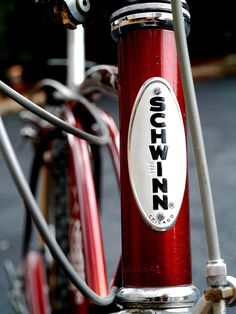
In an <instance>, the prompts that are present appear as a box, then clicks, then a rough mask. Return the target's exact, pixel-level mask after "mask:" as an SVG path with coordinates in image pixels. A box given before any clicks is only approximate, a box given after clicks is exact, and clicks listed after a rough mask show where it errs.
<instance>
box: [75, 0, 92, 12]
mask: <svg viewBox="0 0 236 314" xmlns="http://www.w3.org/2000/svg"><path fill="white" fill-rule="evenodd" d="M77 3H78V6H79V8H80V9H81V10H82V11H83V12H85V13H87V12H88V11H89V10H90V1H89V0H77Z"/></svg>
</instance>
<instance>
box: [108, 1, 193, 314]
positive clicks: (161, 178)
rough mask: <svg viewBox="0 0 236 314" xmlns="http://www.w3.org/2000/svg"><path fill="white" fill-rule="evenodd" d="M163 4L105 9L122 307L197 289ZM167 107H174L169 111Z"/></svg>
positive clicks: (179, 95)
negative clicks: (115, 112)
mask: <svg viewBox="0 0 236 314" xmlns="http://www.w3.org/2000/svg"><path fill="white" fill-rule="evenodd" d="M164 8H167V7H166V6H165V5H164V6H163V3H155V4H143V5H142V4H137V5H135V4H134V5H131V6H127V7H126V8H122V9H120V10H118V11H117V12H115V13H114V14H113V16H112V26H113V36H114V37H115V38H116V39H117V42H118V68H119V106H120V141H121V145H120V167H121V206H122V266H123V269H122V275H123V277H122V279H123V288H122V289H121V292H120V295H119V294H118V295H119V297H118V298H120V302H121V303H122V304H125V305H127V304H128V305H127V306H128V307H130V306H131V307H132V303H133V304H135V305H133V307H140V306H141V307H143V306H144V304H145V306H147V307H153V303H156V307H157V308H162V306H163V304H165V305H164V307H165V308H168V306H170V308H174V307H175V305H173V304H172V305H170V304H169V303H170V300H169V297H166V298H165V296H166V295H169V296H172V297H173V298H172V301H173V300H174V299H175V297H177V295H176V291H177V289H179V291H181V289H182V288H183V290H182V291H184V289H185V288H186V287H187V288H189V289H190V290H189V291H187V292H186V295H188V297H187V298H186V300H185V301H186V304H187V303H188V302H189V301H190V299H191V301H192V302H194V299H196V293H197V292H196V290H195V288H194V287H193V286H192V276H191V252H190V226H189V197H188V178H187V157H186V156H187V148H186V146H187V145H186V125H185V117H186V112H185V104H184V99H183V91H182V85H181V79H180V74H179V66H178V61H177V51H176V43H175V36H174V32H173V30H171V29H170V27H169V26H170V25H169V24H168V22H167V20H165V23H163V19H165V14H168V11H166V12H165V14H164V13H163V10H164V11H165V9H164ZM155 18H156V21H157V22H156V21H155ZM161 22H162V23H161ZM171 110H172V111H176V112H178V113H177V114H176V115H174V117H172V112H171ZM169 119H170V120H169ZM178 143H179V145H180V147H181V150H182V153H180V154H179V153H178V152H177V151H178V148H177V146H175V145H178ZM181 143H184V144H183V145H182V144H181ZM132 145H136V146H135V147H132ZM181 145H182V146H181ZM174 146H175V148H177V151H176V156H175V152H173V149H174V148H173V147H174ZM143 151H144V153H143ZM172 152H173V153H172ZM172 154H174V155H172ZM169 168H170V169H173V172H172V173H171V172H170V171H169V170H168V169H169ZM178 168H181V169H182V170H181V171H180V172H178V170H177V172H175V171H176V169H178ZM177 174H178V175H177ZM180 185H181V188H180V190H178V189H179V187H178V186H180ZM171 186H173V190H175V189H176V190H178V192H177V194H178V193H180V195H179V196H178V197H179V201H175V200H176V198H175V196H173V195H174V194H175V192H173V193H172V192H171V191H170V190H171V189H172V187H171ZM171 193H172V195H171ZM178 197H177V198H178ZM147 198H149V199H147ZM174 207H175V208H174ZM181 287H182V288H181ZM178 293H180V294H181V292H177V294H178ZM189 295H191V297H190V298H189ZM170 299H171V298H170ZM172 303H174V302H172ZM190 303H191V302H190ZM137 304H139V305H137ZM140 304H142V305H140ZM192 305H193V303H192ZM192 305H191V304H188V305H186V307H191V306H192ZM177 307H178V305H177Z"/></svg>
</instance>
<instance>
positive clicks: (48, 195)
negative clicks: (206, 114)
mask: <svg viewBox="0 0 236 314" xmlns="http://www.w3.org/2000/svg"><path fill="white" fill-rule="evenodd" d="M43 141H45V139H43ZM37 145H38V147H40V149H36V156H35V160H36V161H37V162H34V167H35V169H33V170H32V174H33V175H34V180H33V181H34V185H37V186H38V190H39V193H38V194H39V195H38V198H39V200H40V203H41V205H40V207H41V211H42V213H43V215H44V217H45V219H46V220H47V222H48V226H49V228H50V229H51V230H52V232H53V233H54V235H55V238H56V240H57V242H58V243H59V245H60V246H61V248H62V250H63V251H64V253H65V254H66V255H67V256H68V258H69V259H70V260H71V263H72V265H73V266H74V268H75V269H76V270H77V272H78V273H79V275H80V276H81V277H82V278H83V279H84V280H86V281H87V283H88V284H89V285H90V286H91V287H92V289H94V290H95V291H96V292H97V293H99V294H101V295H105V294H107V290H108V289H107V279H106V271H105V262H104V254H103V246H102V238H101V230H100V221H99V210H98V204H97V197H96V188H95V183H94V175H93V170H94V162H93V160H92V156H94V155H92V154H90V152H91V149H90V146H88V145H87V143H86V142H85V141H83V140H80V139H78V138H76V139H75V138H74V137H73V136H72V137H70V136H68V137H65V136H63V135H62V134H61V133H59V132H54V136H49V137H48V138H47V143H46V144H45V143H44V145H40V144H37ZM42 146H43V149H41V148H42ZM35 177H38V179H37V180H36V179H35ZM35 181H37V184H36V183H35ZM34 189H35V190H36V188H35V187H34ZM89 221H90V222H89ZM25 238H26V237H25ZM28 247H29V245H28V244H25V245H24V252H25V254H27V251H28ZM39 248H40V251H42V252H43V255H44V260H45V268H46V269H47V281H48V287H49V291H50V304H51V309H52V312H53V313H56V314H58V313H80V314H86V313H91V311H92V308H93V306H92V305H91V304H90V303H88V301H87V300H86V299H85V298H84V297H83V296H82V294H81V293H80V292H79V291H78V290H77V289H75V287H74V286H73V285H72V284H70V283H69V281H68V280H67V278H66V276H65V275H64V273H63V272H62V271H61V270H60V267H59V266H58V264H57V262H56V261H52V258H51V255H50V253H49V252H48V250H47V248H46V247H45V245H44V241H43V240H42V239H41V237H39ZM26 290H27V288H26ZM30 297H31V298H33V297H34V296H33V295H32V294H31V292H30V291H28V298H30Z"/></svg>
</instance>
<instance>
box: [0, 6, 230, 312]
mask: <svg viewBox="0 0 236 314" xmlns="http://www.w3.org/2000/svg"><path fill="white" fill-rule="evenodd" d="M63 4H64V7H60V6H57V7H56V9H57V10H56V13H57V15H58V13H59V18H61V19H63V18H65V15H64V14H66V19H65V20H64V21H63V22H68V20H69V21H70V22H71V23H70V25H69V26H70V27H71V26H73V24H74V23H75V22H76V23H77V22H78V21H79V22H84V16H83V13H84V15H86V13H87V12H89V2H88V1H83V2H81V1H79V2H78V3H77V6H79V8H80V11H77V9H76V10H75V7H73V6H72V7H70V4H68V3H67V2H64V3H63ZM172 5H173V8H175V10H173V15H174V16H175V15H177V16H179V17H178V21H179V22H178V23H179V24H178V25H180V26H181V27H182V29H181V31H179V28H178V25H177V26H176V25H174V27H175V28H176V34H177V35H176V37H177V39H178V40H177V44H178V43H181V42H182V41H184V38H183V37H185V28H184V25H183V23H181V22H180V21H182V19H183V15H184V20H185V26H186V31H187V30H188V23H189V13H188V7H187V4H186V2H185V1H181V2H180V1H176V2H175V1H173V2H172ZM91 6H92V3H91ZM94 7H95V6H94ZM60 9H61V11H60ZM70 10H71V11H70ZM74 10H75V11H74ZM61 13H63V14H61ZM77 13H78V14H77ZM70 14H71V15H70ZM76 14H77V15H76ZM111 23H112V29H113V36H114V37H116V39H117V41H118V47H119V63H118V64H119V65H118V68H119V94H120V95H119V101H120V103H121V104H124V103H125V104H126V108H124V106H121V108H120V117H121V118H120V119H121V133H120V136H121V137H120V139H121V145H120V154H121V159H120V162H121V169H122V171H121V177H120V180H121V203H122V228H123V250H122V252H123V253H122V269H119V271H118V277H117V279H116V280H115V282H116V283H117V285H118V286H119V287H123V288H120V289H119V291H118V292H116V293H115V292H114V290H112V291H111V293H110V294H109V295H108V297H106V298H101V297H99V296H97V295H95V294H94V293H93V291H90V290H89V289H88V288H87V287H86V286H84V284H83V283H81V280H80V279H79V278H78V277H76V274H75V273H74V270H73V269H72V268H70V265H68V264H67V261H65V260H64V257H63V256H62V255H61V253H60V252H59V251H58V250H57V247H56V244H55V243H54V240H53V238H51V237H50V235H49V234H48V232H47V230H45V228H44V226H45V225H44V224H43V223H42V221H41V218H39V216H38V214H37V211H32V215H33V217H34V219H35V220H36V222H37V227H38V228H39V230H40V231H41V233H42V234H44V238H45V239H46V240H45V241H46V242H47V245H48V246H49V247H50V249H51V250H52V252H53V254H54V255H56V256H57V259H58V260H60V263H61V264H62V266H63V268H64V271H65V272H66V274H67V275H68V277H69V278H70V279H71V280H72V282H73V283H74V284H75V285H76V286H77V287H79V288H80V290H81V291H82V292H83V293H84V294H85V296H87V297H88V298H91V299H92V300H93V302H95V303H98V304H100V305H103V306H105V305H108V304H112V303H113V301H114V297H116V302H117V303H118V304H119V305H120V306H122V307H123V310H122V311H121V313H155V312H157V311H158V312H159V311H160V312H161V313H171V312H172V313H207V312H208V311H209V310H210V308H211V307H212V305H213V306H214V311H215V313H221V312H223V311H224V309H223V308H224V306H225V300H227V301H228V303H233V300H234V296H235V292H234V291H235V280H234V279H233V278H232V277H228V276H227V273H226V266H225V264H224V262H223V260H222V259H221V256H220V250H219V245H218V241H217V232H216V225H215V223H214V221H215V217H214V212H213V211H212V210H213V208H212V207H213V206H212V205H213V204H212V200H211V191H210V189H209V185H208V182H207V181H208V176H207V171H206V168H205V167H206V165H205V161H204V151H203V152H202V154H203V155H202V156H199V155H198V154H196V159H197V160H198V162H197V165H198V168H199V173H200V187H201V192H202V199H203V203H204V204H203V205H204V207H206V208H208V211H206V210H205V211H204V212H205V220H206V225H207V228H206V231H207V238H208V241H209V261H208V264H207V279H208V284H209V285H210V286H211V288H210V289H209V290H207V292H206V294H205V296H204V297H202V298H200V301H199V302H198V303H197V306H196V307H195V303H196V302H197V300H198V298H199V295H198V290H197V289H196V288H195V287H194V286H193V285H192V280H191V265H190V255H191V254H190V246H189V242H190V239H189V232H190V230H189V212H188V208H189V201H188V194H187V185H188V183H187V155H186V125H185V116H186V111H185V105H184V96H183V92H182V87H181V80H180V75H179V72H178V71H177V70H176V71H173V68H174V69H177V68H178V66H177V60H176V54H177V51H176V47H175V37H174V33H173V31H172V28H173V23H175V19H174V20H173V19H172V14H171V5H170V2H169V1H160V2H157V3H156V2H151V3H145V2H144V3H142V2H139V3H134V4H131V5H126V6H123V5H122V6H121V7H116V8H115V12H114V13H113V15H112V17H111ZM178 36H179V37H178ZM150 38H151V40H150ZM156 42H158V43H159V45H158V46H156V45H155V44H154V43H156ZM167 48H168V49H167ZM181 56H182V57H183V58H184V59H185V58H187V55H186V54H184V55H181V54H180V57H181ZM170 60H171V62H172V63H171V67H170V64H169V62H170ZM127 64H128V67H127V66H126V65H127ZM137 64H138V66H137ZM182 64H183V63H182V60H181V59H180V65H181V69H182ZM182 72H184V70H182ZM188 75H189V74H187V79H186V77H185V76H183V77H182V80H183V85H184V86H186V85H188V84H189V82H190V84H191V82H192V81H191V78H189V77H188ZM48 85H51V87H53V88H54V89H55V87H57V86H55V84H54V83H53V82H51V84H48ZM1 88H3V85H2V86H1ZM59 89H62V86H60V88H59ZM190 90H191V89H190ZM5 91H6V90H5ZM184 91H185V99H186V102H187V103H190V102H191V100H190V99H191V97H189V94H188V89H184ZM6 92H7V91H6ZM60 93H62V94H63V92H62V91H60ZM9 94H11V95H12V93H10V92H9ZM64 96H66V98H68V99H71V100H73V101H75V100H76V101H79V102H80V103H83V104H87V101H86V100H84V99H83V98H82V97H80V98H78V96H76V95H75V94H74V93H71V92H69V91H68V90H65V92H64ZM16 98H17V100H18V101H20V102H21V103H24V104H25V103H26V101H25V100H22V99H21V98H18V97H16ZM59 100H60V99H59ZM146 104H148V106H147V105H146ZM167 104H168V105H167ZM71 106H72V107H70V108H72V109H73V104H72V105H71ZM169 107H170V108H169ZM88 108H89V107H88V106H87V109H88ZM193 108H194V109H193V111H194V110H195V107H193ZM76 109H77V108H76ZM188 110H189V109H188ZM91 112H92V113H93V119H95V120H96V121H97V123H98V124H99V126H100V130H103V132H104V133H105V134H106V128H104V125H103V123H104V120H106V121H107V119H106V118H104V114H102V117H103V123H102V122H101V120H99V118H98V117H97V116H96V115H95V114H94V112H93V111H92V110H90V113H91ZM39 113H40V114H41V115H42V113H41V111H40V110H39ZM95 113H97V112H96V111H95ZM66 114H68V116H67V118H68V120H69V122H71V123H72V124H75V125H76V126H79V127H80V126H81V125H80V124H77V123H75V120H74V119H73V116H71V114H70V112H68V113H66ZM80 114H81V113H80ZM188 114H189V116H190V124H191V128H192V134H193V142H194V147H196V149H197V150H199V141H200V143H201V140H202V139H201V134H199V132H200V128H199V126H197V127H196V124H198V123H199V121H198V118H196V117H198V115H197V113H196V112H195V114H194V115H193V112H192V111H190V112H189V113H188ZM43 115H44V114H43ZM193 116H194V117H193ZM144 117H145V118H146V119H143V118H144ZM44 118H48V115H44ZM77 118H78V117H77ZM55 122H56V123H58V121H57V120H56V121H54V123H55ZM81 123H82V125H83V122H81ZM90 123H91V121H89V129H91V125H90ZM172 123H174V125H175V129H172V128H171V127H170V125H171V124H172ZM60 126H62V125H60ZM108 126H109V125H108ZM63 127H64V128H66V129H67V131H70V132H73V134H76V135H77V134H78V132H76V131H75V130H74V129H73V130H72V129H70V128H69V129H68V127H67V126H65V125H64V124H63ZM86 127H87V126H86ZM176 129H177V130H178V143H177V142H176V140H175V135H176V131H175V130H176ZM140 131H141V132H140ZM87 135H88V134H87ZM103 135H104V134H103ZM80 136H81V134H80ZM59 137H62V138H63V134H60V135H59ZM140 137H141V138H140ZM95 139H96V140H98V139H99V141H100V140H101V139H100V138H99V137H98V136H97V137H96V136H95V138H94V136H93V137H92V139H91V137H90V138H89V140H90V141H91V140H92V141H94V140H95ZM96 140H95V142H97V141H96ZM70 141H72V142H73V141H74V140H73V139H72V137H71V135H69V136H68V142H69V143H70ZM78 141H79V142H82V141H81V140H78ZM102 143H104V136H103V140H102ZM147 144H148V145H147ZM56 146H58V144H57V145H56ZM82 146H83V144H81V146H80V145H79V147H78V150H81V151H82V150H83V148H82ZM200 146H201V145H200ZM114 147H116V152H117V151H118V148H117V146H114ZM172 147H173V150H172ZM71 151H73V150H71ZM127 151H128V154H127ZM6 155H7V154H6ZM8 155H9V154H8ZM72 155H73V154H72ZM116 156H117V155H116ZM169 156H170V157H169ZM61 158H64V157H63V156H60V158H59V160H61ZM72 158H73V156H72ZM76 158H78V156H77V155H76ZM41 159H42V156H41ZM88 159H89V158H88ZM49 160H50V158H49ZM71 160H73V159H71ZM115 160H116V158H115ZM176 160H177V161H178V166H179V167H176V166H174V165H175V164H176ZM202 160H203V161H202ZM199 165H200V166H199ZM82 168H83V166H82ZM94 168H96V166H95V165H94ZM177 168H178V169H177ZM202 168H203V170H204V171H203V172H201V170H202ZM140 169H141V171H140ZM169 169H171V171H170V172H169ZM75 171H76V170H75V169H72V173H75ZM118 172H119V171H117V173H118ZM95 173H96V171H95ZM173 173H174V175H173ZM75 177H76V178H77V176H75ZM75 177H74V178H73V177H72V178H73V180H75V179H76V178H75ZM177 179H178V182H177ZM201 179H202V181H201ZM19 181H23V179H22V178H20V180H19ZM142 182H144V183H142ZM63 184H64V183H63ZM77 184H78V185H79V184H80V183H79V181H78V183H77ZM142 184H143V185H144V186H145V188H147V189H148V191H144V189H143V187H142ZM79 186H80V185H79ZM82 187H84V185H83V184H82V185H81V186H80V188H82ZM85 189H86V185H85ZM144 192H145V193H144ZM83 196H84V195H83V193H82V195H81V198H83ZM31 207H34V206H32V204H31V205H30V201H28V203H27V208H28V210H31V209H30V208H31ZM93 208H94V207H93ZM127 208H128V209H129V210H127ZM96 212H97V211H96ZM85 213H86V212H85ZM63 216H64V214H63ZM77 218H78V216H77ZM80 218H81V220H82V219H83V217H82V215H81V216H80ZM209 218H210V219H209ZM89 220H90V221H91V219H89ZM95 225H98V222H97V220H96V223H95ZM86 226H87V223H86V224H84V227H86ZM78 228H79V227H78ZM77 230H78V229H77ZM183 230H184V232H182V231H183ZM144 238H147V239H148V241H147V242H144V241H143V239H144ZM97 240H98V238H96V241H97ZM212 240H214V241H212ZM215 240H216V241H215ZM134 243H135V245H134ZM153 243H158V249H159V250H160V251H161V254H156V251H154V250H153V245H152V244H153ZM86 249H87V248H86ZM88 250H89V249H88ZM98 251H100V253H101V248H99V250H98ZM28 257H29V259H30V258H31V257H30V255H29V256H28ZM36 258H37V265H39V266H40V268H41V269H43V267H42V261H41V260H40V258H39V256H38V255H37V257H36ZM33 259H34V256H33V257H32V260H33ZM170 261H171V262H170ZM27 265H29V266H28V267H31V266H32V265H33V263H31V262H30V261H29V262H28V264H27ZM91 269H92V267H91ZM91 269H89V271H91ZM121 271H122V283H121V282H120V272H121ZM100 273H103V271H101V272H100ZM41 279H42V280H43V282H44V283H45V279H44V277H41ZM29 281H30V278H28V281H27V283H28V285H29ZM98 281H99V282H102V280H101V281H100V280H98ZM91 284H92V283H91ZM28 285H26V288H27V287H28ZM29 286H31V285H29ZM42 287H43V284H40V294H41V296H42V298H41V299H42V300H44V297H45V294H44V292H43V291H42ZM99 292H100V294H103V293H104V290H103V292H101V291H99ZM106 292H107V291H106ZM29 294H31V293H30V292H29ZM80 297H81V296H80ZM31 300H33V299H32V298H31ZM42 303H43V304H44V310H45V313H46V312H47V311H48V303H47V300H46V301H45V303H44V302H43V301H42ZM109 310H110V309H109ZM115 310H116V311H117V309H115ZM85 311H86V310H85ZM95 311H98V308H97V307H95ZM102 311H103V312H105V311H107V309H106V308H103V309H102Z"/></svg>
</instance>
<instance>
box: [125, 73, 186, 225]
mask: <svg viewBox="0 0 236 314" xmlns="http://www.w3.org/2000/svg"><path fill="white" fill-rule="evenodd" d="M128 165H129V175H130V180H131V186H132V189H133V193H134V195H135V199H136V202H137V204H138V207H139V209H140V212H141V214H142V217H143V218H144V220H145V222H146V223H147V224H148V225H149V226H150V227H151V228H152V229H154V230H158V231H165V230H168V229H169V228H171V227H172V226H173V225H174V224H175V221H176V219H177V216H178V213H179V211H180V208H181V204H182V201H183V196H184V191H185V186H186V173H187V156H186V139H185V130H184V124H183V119H182V115H181V111H180V108H179V104H178V101H177V99H176V97H175V95H174V93H173V91H172V88H171V87H170V85H169V84H168V82H167V81H165V80H164V79H162V78H156V77H154V78H151V79H149V80H147V81H146V82H145V83H144V84H143V86H142V87H141V89H140V91H139V93H138V95H137V98H136V101H135V104H134V108H133V112H132V115H131V121H130V125H129V137H128Z"/></svg>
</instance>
